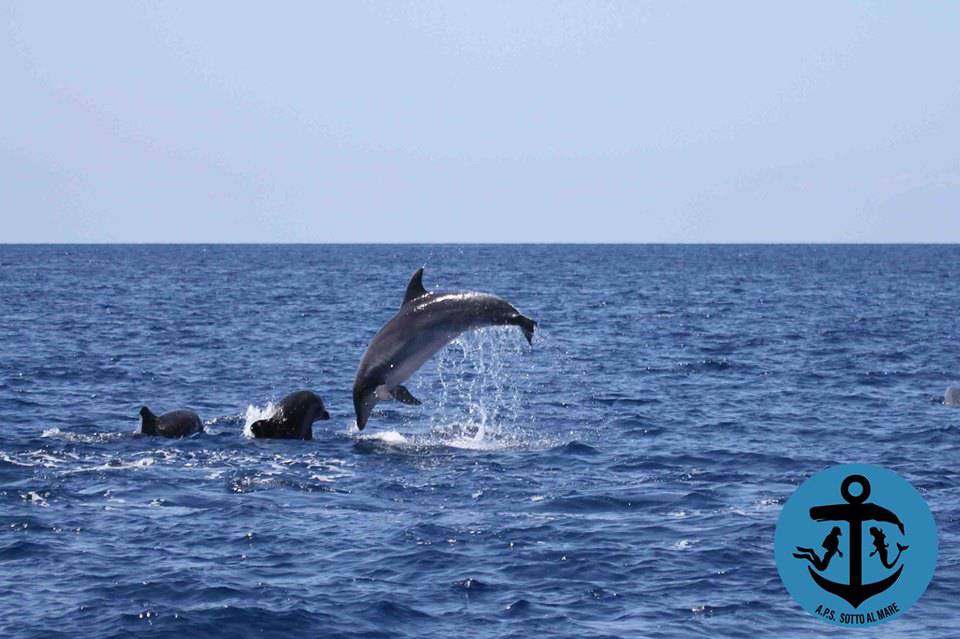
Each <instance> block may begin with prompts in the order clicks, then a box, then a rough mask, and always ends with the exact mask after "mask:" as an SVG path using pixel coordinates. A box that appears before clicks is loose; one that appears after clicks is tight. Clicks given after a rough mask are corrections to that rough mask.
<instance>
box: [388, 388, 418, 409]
mask: <svg viewBox="0 0 960 639" xmlns="http://www.w3.org/2000/svg"><path fill="white" fill-rule="evenodd" d="M390 395H391V396H392V397H393V398H394V399H395V400H397V401H398V402H400V403H401V404H408V405H410V406H419V405H420V404H422V403H423V402H421V401H420V400H419V399H417V398H416V397H414V396H413V394H412V393H411V392H410V391H408V390H407V387H406V386H394V387H393V390H392V391H390Z"/></svg>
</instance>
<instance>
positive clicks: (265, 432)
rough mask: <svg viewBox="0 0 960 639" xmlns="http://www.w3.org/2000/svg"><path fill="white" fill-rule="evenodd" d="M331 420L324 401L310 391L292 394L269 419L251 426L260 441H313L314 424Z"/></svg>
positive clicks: (284, 399)
mask: <svg viewBox="0 0 960 639" xmlns="http://www.w3.org/2000/svg"><path fill="white" fill-rule="evenodd" d="M318 419H321V420H322V419H330V413H328V412H327V409H326V407H324V405H323V400H322V399H320V397H318V396H317V394H316V393H314V392H312V391H308V390H303V391H297V392H296V393H290V394H289V395H287V396H286V397H284V398H283V399H281V400H280V406H279V407H278V408H277V410H275V411H274V412H273V414H272V415H270V417H268V418H267V419H261V420H259V421H256V422H254V423H253V424H251V425H250V432H251V433H253V436H254V437H256V438H258V439H313V422H315V421H316V420H318Z"/></svg>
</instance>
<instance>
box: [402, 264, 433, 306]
mask: <svg viewBox="0 0 960 639" xmlns="http://www.w3.org/2000/svg"><path fill="white" fill-rule="evenodd" d="M426 294H427V289H425V288H423V267H422V266H421V267H420V268H418V269H417V272H416V273H414V274H413V277H411V278H410V283H409V284H407V290H406V292H405V293H404V294H403V303H401V304H400V307H401V308H403V305H404V304H406V303H407V302H409V301H411V300H415V299H417V298H418V297H423V296H424V295H426Z"/></svg>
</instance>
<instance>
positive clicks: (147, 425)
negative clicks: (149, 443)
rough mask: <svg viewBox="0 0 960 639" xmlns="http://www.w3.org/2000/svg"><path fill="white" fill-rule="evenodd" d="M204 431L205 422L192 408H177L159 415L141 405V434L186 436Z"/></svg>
mask: <svg viewBox="0 0 960 639" xmlns="http://www.w3.org/2000/svg"><path fill="white" fill-rule="evenodd" d="M202 432H203V422H201V421H200V418H199V417H198V416H197V414H196V413H195V412H193V411H192V410H175V411H170V412H169V413H164V414H163V415H160V416H159V417H158V416H157V415H154V414H153V411H151V410H150V409H149V408H147V407H146V406H141V407H140V434H142V435H153V436H158V437H186V436H187V435H192V434H194V433H202Z"/></svg>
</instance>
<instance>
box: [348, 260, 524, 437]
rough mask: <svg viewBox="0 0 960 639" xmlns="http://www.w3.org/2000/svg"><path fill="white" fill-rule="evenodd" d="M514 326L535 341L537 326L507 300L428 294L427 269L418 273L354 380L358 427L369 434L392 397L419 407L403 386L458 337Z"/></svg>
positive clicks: (465, 294) (482, 295) (479, 295)
mask: <svg viewBox="0 0 960 639" xmlns="http://www.w3.org/2000/svg"><path fill="white" fill-rule="evenodd" d="M508 325H510V326H519V327H520V330H522V331H523V336H524V337H526V338H527V341H528V342H530V343H531V344H532V343H533V328H534V327H535V326H536V325H537V323H536V322H534V321H533V320H532V319H530V318H529V317H524V316H523V315H521V314H520V311H518V310H517V309H515V308H514V307H513V306H512V305H511V304H510V303H509V302H507V301H506V300H504V299H501V298H499V297H497V296H496V295H490V294H489V293H472V292H460V293H449V292H448V293H444V292H428V291H427V290H426V289H425V288H423V269H422V268H421V269H418V270H417V272H416V273H414V274H413V278H412V279H411V280H410V283H409V284H408V285H407V292H406V294H405V295H404V296H403V304H402V305H401V306H400V311H399V312H398V313H397V314H396V315H394V316H393V319H391V320H390V321H389V322H387V323H386V324H384V326H383V328H381V329H380V331H379V332H378V333H377V334H376V335H374V337H373V340H371V341H370V345H369V346H367V351H366V352H365V353H364V354H363V358H362V359H361V360H360V366H359V368H357V378H356V379H355V380H354V382H353V408H354V410H355V411H356V414H357V428H359V429H360V430H363V427H364V426H366V425H367V418H369V417H370V411H372V410H373V407H374V405H376V403H377V402H378V401H380V400H384V399H389V398H391V397H392V398H393V399H396V400H398V401H400V402H403V403H404V404H419V403H420V400H418V399H417V398H416V397H414V396H413V395H411V394H410V391H408V390H407V389H406V388H405V387H404V386H402V384H403V382H405V381H407V379H409V378H410V376H411V375H413V374H414V373H415V372H417V369H419V368H420V367H421V366H422V365H423V363H424V362H426V361H427V360H428V359H430V357H432V356H433V354H434V353H436V352H437V351H439V350H440V349H441V348H443V347H444V346H446V345H447V344H449V343H450V342H451V341H453V340H454V339H456V338H457V336H458V335H460V334H461V333H463V332H465V331H469V330H473V329H477V328H484V327H486V326H508Z"/></svg>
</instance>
